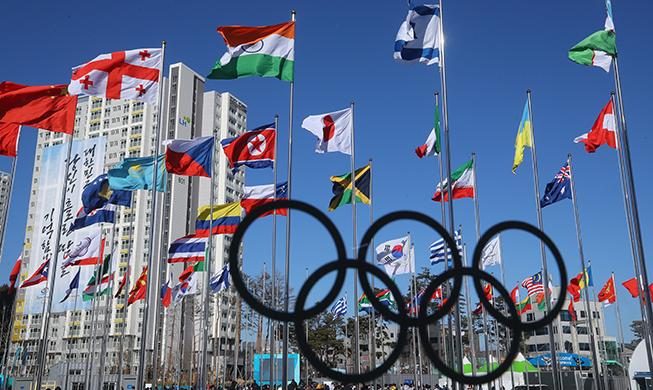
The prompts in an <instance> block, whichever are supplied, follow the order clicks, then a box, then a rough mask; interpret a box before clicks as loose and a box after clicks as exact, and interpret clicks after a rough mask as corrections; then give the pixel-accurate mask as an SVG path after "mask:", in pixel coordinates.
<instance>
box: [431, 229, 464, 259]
mask: <svg viewBox="0 0 653 390" xmlns="http://www.w3.org/2000/svg"><path fill="white" fill-rule="evenodd" d="M454 242H455V243H456V247H457V248H458V253H459V254H460V257H462V256H463V242H462V236H461V234H460V230H456V231H455V232H454ZM429 250H430V251H431V256H430V259H431V265H435V264H438V263H442V262H444V238H441V239H439V240H437V241H436V242H434V243H433V244H431V246H430V247H429ZM452 259H453V257H452V255H451V248H450V247H449V246H448V245H447V263H451V261H452Z"/></svg>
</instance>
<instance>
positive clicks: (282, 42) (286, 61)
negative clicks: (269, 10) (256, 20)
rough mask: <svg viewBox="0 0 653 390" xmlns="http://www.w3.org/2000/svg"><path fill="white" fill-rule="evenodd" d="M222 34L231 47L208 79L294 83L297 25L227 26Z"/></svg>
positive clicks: (222, 30)
mask: <svg viewBox="0 0 653 390" xmlns="http://www.w3.org/2000/svg"><path fill="white" fill-rule="evenodd" d="M218 32H219V33H220V34H222V37H223V38H224V41H225V43H226V44H227V52H226V53H225V54H224V55H223V56H222V58H220V61H218V62H216V64H215V66H214V67H213V69H212V70H211V73H210V74H209V75H208V76H206V78H209V79H223V80H225V79H226V80H231V79H238V78H241V77H248V76H261V77H276V78H278V79H279V80H282V81H290V82H293V81H294V75H295V70H294V64H295V63H294V61H295V22H286V23H282V24H276V25H274V26H263V27H246V26H223V27H219V28H218Z"/></svg>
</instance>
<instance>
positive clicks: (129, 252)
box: [64, 191, 134, 390]
mask: <svg viewBox="0 0 653 390" xmlns="http://www.w3.org/2000/svg"><path fill="white" fill-rule="evenodd" d="M129 209H130V213H131V214H130V216H129V248H128V249H127V269H126V270H125V275H124V276H123V277H124V278H125V287H124V293H125V300H124V302H123V304H122V333H121V334H120V352H119V353H118V386H117V387H122V363H123V357H122V356H123V350H124V344H125V331H126V330H127V327H126V326H125V325H126V324H127V309H128V305H127V299H128V297H129V276H130V272H131V258H132V241H133V240H132V237H133V236H134V192H133V191H132V195H131V200H130V202H129ZM64 390H65V389H64Z"/></svg>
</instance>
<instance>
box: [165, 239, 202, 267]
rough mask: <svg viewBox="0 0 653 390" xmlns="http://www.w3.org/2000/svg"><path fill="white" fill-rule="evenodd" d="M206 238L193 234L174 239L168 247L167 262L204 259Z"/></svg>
mask: <svg viewBox="0 0 653 390" xmlns="http://www.w3.org/2000/svg"><path fill="white" fill-rule="evenodd" d="M205 253H206V238H204V237H197V236H195V235H190V236H185V237H182V238H178V239H176V240H174V241H173V242H172V243H171V244H170V249H168V263H183V262H191V261H204V256H205Z"/></svg>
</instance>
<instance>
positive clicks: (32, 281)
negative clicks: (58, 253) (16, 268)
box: [20, 259, 50, 288]
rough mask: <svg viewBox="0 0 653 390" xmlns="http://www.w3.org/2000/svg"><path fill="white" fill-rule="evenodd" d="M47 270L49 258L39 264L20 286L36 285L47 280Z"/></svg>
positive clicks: (48, 268)
mask: <svg viewBox="0 0 653 390" xmlns="http://www.w3.org/2000/svg"><path fill="white" fill-rule="evenodd" d="M49 270H50V259H47V260H46V261H45V262H44V263H43V264H41V266H40V267H39V269H37V270H36V272H34V274H33V275H32V276H30V277H29V278H28V279H27V280H26V281H24V282H23V284H22V285H21V286H20V288H24V287H30V286H36V285H37V284H39V283H41V282H45V281H46V280H48V271H49Z"/></svg>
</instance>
